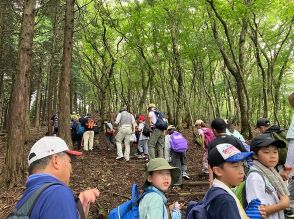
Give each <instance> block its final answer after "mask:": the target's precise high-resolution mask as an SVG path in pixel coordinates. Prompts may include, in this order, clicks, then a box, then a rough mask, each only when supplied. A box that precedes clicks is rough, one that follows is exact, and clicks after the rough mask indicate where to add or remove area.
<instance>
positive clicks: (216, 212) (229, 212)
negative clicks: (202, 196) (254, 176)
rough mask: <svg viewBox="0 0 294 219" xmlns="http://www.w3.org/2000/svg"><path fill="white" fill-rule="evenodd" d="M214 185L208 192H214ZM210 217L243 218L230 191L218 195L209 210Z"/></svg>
mask: <svg viewBox="0 0 294 219" xmlns="http://www.w3.org/2000/svg"><path fill="white" fill-rule="evenodd" d="M214 189H218V188H215V187H212V188H211V189H210V190H209V191H208V192H213V190H214ZM207 218H208V219H215V218H217V219H241V217H240V214H239V210H238V207H237V204H236V201H235V200H234V198H233V197H232V196H231V195H230V194H229V193H228V194H224V195H220V196H218V197H216V198H215V199H214V200H213V201H212V202H211V203H210V205H209V208H208V210H207Z"/></svg>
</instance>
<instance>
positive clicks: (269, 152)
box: [253, 145, 279, 167]
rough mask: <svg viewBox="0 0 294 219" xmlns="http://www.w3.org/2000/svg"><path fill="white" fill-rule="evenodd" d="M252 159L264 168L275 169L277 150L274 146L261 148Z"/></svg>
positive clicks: (277, 156) (277, 158) (277, 157)
mask: <svg viewBox="0 0 294 219" xmlns="http://www.w3.org/2000/svg"><path fill="white" fill-rule="evenodd" d="M253 157H254V158H255V159H257V160H258V161H259V162H260V163H261V164H263V165H264V166H266V167H275V166H276V165H277V164H278V161H279V152H278V148H277V147H276V146H274V145H269V146H267V147H262V148H260V149H259V151H258V152H257V154H256V155H253Z"/></svg>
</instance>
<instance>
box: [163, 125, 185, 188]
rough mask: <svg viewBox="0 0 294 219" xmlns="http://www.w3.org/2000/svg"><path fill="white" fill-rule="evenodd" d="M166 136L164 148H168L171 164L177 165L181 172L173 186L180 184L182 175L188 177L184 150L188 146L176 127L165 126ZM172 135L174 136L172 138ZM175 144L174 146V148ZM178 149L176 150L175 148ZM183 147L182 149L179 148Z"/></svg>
mask: <svg viewBox="0 0 294 219" xmlns="http://www.w3.org/2000/svg"><path fill="white" fill-rule="evenodd" d="M167 134H168V135H167V136H166V144H167V146H166V147H165V148H170V151H169V154H170V157H171V165H172V166H175V167H178V168H179V169H180V170H181V172H182V174H181V176H179V178H178V180H177V181H176V182H175V186H180V185H181V184H182V177H183V178H184V179H190V177H189V175H188V173H187V157H186V150H187V148H188V144H187V140H186V139H185V138H184V137H183V136H182V134H181V133H179V132H177V131H176V127H175V126H173V125H169V126H168V127H167ZM172 136H174V137H173V138H172ZM175 144H176V147H177V148H175ZM177 149H178V150H177ZM181 149H184V150H181Z"/></svg>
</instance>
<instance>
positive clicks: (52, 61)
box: [46, 1, 58, 135]
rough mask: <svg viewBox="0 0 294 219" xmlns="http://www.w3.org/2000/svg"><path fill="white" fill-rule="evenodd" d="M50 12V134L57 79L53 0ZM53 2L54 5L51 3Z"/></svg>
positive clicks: (54, 6) (54, 8)
mask: <svg viewBox="0 0 294 219" xmlns="http://www.w3.org/2000/svg"><path fill="white" fill-rule="evenodd" d="M51 3H52V5H51V8H52V9H51V10H52V11H51V12H50V19H51V22H52V38H51V49H50V61H49V63H50V64H49V72H48V79H47V82H48V83H47V84H48V95H47V99H46V102H47V126H48V135H52V131H53V130H52V122H51V117H52V115H53V114H55V113H56V110H54V105H55V104H54V103H55V102H56V101H55V100H54V99H57V98H56V95H54V94H55V92H54V90H56V82H57V81H58V80H57V79H58V76H56V74H58V71H57V69H56V67H55V65H56V63H55V58H54V57H55V52H56V44H57V7H58V4H57V3H56V2H55V3H56V4H54V1H52V2H51ZM53 4H54V5H53Z"/></svg>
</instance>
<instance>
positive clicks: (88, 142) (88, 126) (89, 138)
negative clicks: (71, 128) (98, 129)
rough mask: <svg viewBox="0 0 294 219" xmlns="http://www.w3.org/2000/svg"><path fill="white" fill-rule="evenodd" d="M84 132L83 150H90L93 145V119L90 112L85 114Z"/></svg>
mask: <svg viewBox="0 0 294 219" xmlns="http://www.w3.org/2000/svg"><path fill="white" fill-rule="evenodd" d="M83 123H84V126H85V133H84V134H83V142H84V150H85V151H88V150H90V151H92V150H93V145H94V134H95V133H94V128H95V121H94V119H93V117H92V116H91V115H90V114H87V117H85V119H84V122H83Z"/></svg>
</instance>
